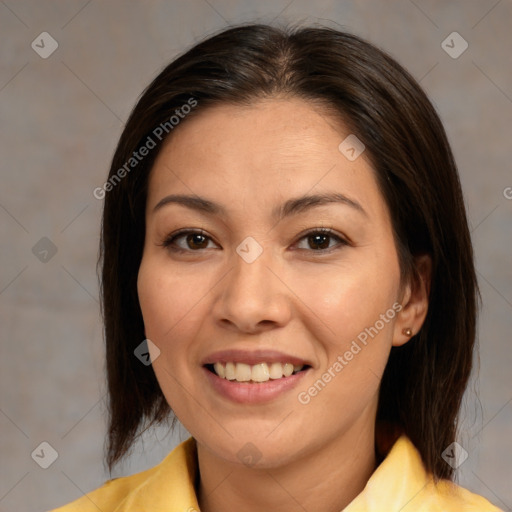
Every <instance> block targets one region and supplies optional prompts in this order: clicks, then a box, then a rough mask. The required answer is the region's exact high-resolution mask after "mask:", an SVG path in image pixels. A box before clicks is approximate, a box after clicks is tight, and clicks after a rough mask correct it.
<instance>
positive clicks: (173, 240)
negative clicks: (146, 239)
mask: <svg viewBox="0 0 512 512" xmlns="http://www.w3.org/2000/svg"><path fill="white" fill-rule="evenodd" d="M180 239H183V240H184V242H183V243H184V245H183V244H182V245H178V244H177V241H178V240H180ZM208 240H211V238H210V237H209V236H207V235H205V234H204V232H203V231H193V230H182V231H178V232H177V233H174V234H172V235H169V236H168V237H167V238H166V239H165V240H164V241H163V243H162V244H160V245H162V246H163V247H167V248H169V249H171V250H173V251H177V252H197V251H198V250H200V249H207V248H208V247H207V245H208Z"/></svg>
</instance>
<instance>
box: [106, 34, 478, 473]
mask: <svg viewBox="0 0 512 512" xmlns="http://www.w3.org/2000/svg"><path fill="white" fill-rule="evenodd" d="M277 94H279V95H285V96H286V95H289V96H293V97H299V98H303V99H304V100H306V101H310V102H320V103H321V104H323V105H325V106H327V107H328V108H329V110H330V111H332V112H335V114H336V115H337V116H338V117H339V119H340V120H341V121H342V122H343V123H344V124H345V125H346V126H347V127H348V128H349V129H350V132H351V133H354V134H356V135H357V137H358V138H359V139H360V140H361V141H362V142H363V143H364V144H365V146H366V154H367V155H368V156H369V158H370V161H371V163H372V165H373V167H374V169H375V173H376V178H377V180H378V183H379V186H380V189H381V191H382V194H383V197H384V199H385V201H386V203H387V205H388V207H389V211H390V213H391V218H392V224H393V229H394V234H395V239H396V246H397V251H398V256H399V261H400V268H401V271H402V277H404V276H407V277H410V276H414V275H417V270H416V269H415V264H414V256H415V255H419V254H430V255H431V258H432V282H431V290H430V298H429V309H428V314H427V317H426V319H425V322H424V324H423V327H422V328H421V330H420V332H419V333H417V334H416V335H415V336H414V337H413V338H412V339H411V340H410V341H409V342H408V343H406V344H405V345H403V346H402V347H393V348H392V350H391V354H390V357H389V361H388V363H387V367H386V369H385V372H384V375H383V378H382V382H381V387H380V396H379V407H378V412H377V420H383V421H385V422H390V423H392V424H396V425H399V426H400V428H401V429H402V430H403V432H404V433H405V434H406V435H407V436H409V438H410V439H411V440H412V442H413V443H414V445H415V446H416V447H417V449H418V450H419V452H420V454H421V456H422V459H423V462H424V464H425V467H426V469H427V470H429V471H431V472H432V473H433V475H434V477H435V478H436V479H438V478H453V469H452V468H451V467H450V466H449V465H448V464H446V463H445V462H444V461H443V459H442V458H441V453H442V451H443V450H444V449H445V448H446V447H447V446H448V445H449V444H450V443H452V442H453V441H454V440H455V436H456V429H457V418H458V414H459V408H460V405H461V400H462V396H463V393H464V390H465V387H466V385H467V381H468V378H469V375H470V372H471V368H472V353H473V347H474V342H475V324H476V312H477V305H478V303H477V299H478V287H477V282H476V276H475V269H474V263H473V251H472V246H471V240H470V234H469V230H468V225H467V219H466V213H465V208H464V201H463V196H462V192H461V187H460V182H459V177H458V173H457V169H456V166H455V162H454V159H453V155H452V152H451V149H450V146H449V143H448V140H447V137H446V134H445V131H444V128H443V126H442V124H441V121H440V119H439V117H438V115H437V114H436V112H435V110H434V108H433V106H432V105H431V103H430V102H429V100H428V98H427V96H426V95H425V93H424V92H423V91H422V89H421V88H420V86H419V85H418V83H417V82H416V81H415V80H414V79H413V78H412V77H411V76H410V74H409V73H407V71H405V70H404V69H403V68H402V67H401V66H400V65H399V64H398V63H397V62H396V61H395V60H393V59H392V58H391V57H390V56H389V55H387V54H386V53H385V52H383V51H382V50H380V49H378V48H376V47H375V46H374V45H372V44H370V43H368V42H366V41H364V40H362V39H360V38H359V37H356V36H354V35H351V34H348V33H344V32H340V31H336V30H333V29H330V28H322V27H320V28H316V27H315V28H292V29H290V28H287V29H281V28H275V27H270V26H266V25H246V26H238V27H234V28H230V29H228V30H225V31H223V32H221V33H219V34H217V35H215V36H213V37H210V38H208V39H206V40H204V41H202V42H201V43H199V44H197V45H196V46H194V47H193V48H192V49H190V50H189V51H187V52H186V53H185V54H183V55H182V56H180V57H179V58H177V59H176V60H174V61H173V62H171V63H170V64H169V65H168V66H167V67H166V68H165V69H164V70H163V71H162V72H161V73H160V74H159V75H158V76H157V77H156V78H155V79H154V80H153V82H152V83H151V84H150V85H149V86H148V87H147V88H146V90H145V91H144V93H143V94H142V96H141V98H140V99H139V101H138V103H137V105H136V106H135V108H134V109H133V111H132V113H131V115H130V117H129V119H128V121H127V123H126V126H125V128H124V131H123V133H122V135H121V138H120V140H119V143H118V146H117V149H116V152H115V154H114V157H113V161H112V165H111V168H110V173H109V182H110V183H111V186H109V187H108V188H107V187H105V190H108V192H106V193H104V196H105V203H104V212H103V223H102V236H101V250H100V259H99V261H98V264H100V263H101V265H102V273H101V298H102V309H103V316H104V324H105V338H106V357H107V377H108V391H109V430H108V440H107V447H106V452H107V453H106V461H107V464H108V466H109V468H110V469H112V467H113V466H114V465H115V464H116V462H118V461H119V460H120V459H121V458H122V457H123V456H124V455H125V454H126V453H127V452H128V451H129V449H130V447H131V446H132V444H133V442H134V440H135V439H136V437H137V435H138V432H140V430H141V427H144V426H145V427H146V428H148V427H149V426H151V425H153V424H156V423H159V422H162V421H163V420H164V419H166V418H167V419H168V418H169V413H170V412H171V410H170V407H169V405H168V404H167V402H166V400H165V398H164V396H163V394H162V392H161V390H160V387H159V384H158V382H157V379H156V377H155V374H154V372H153V369H152V367H151V366H145V365H143V364H141V362H140V361H139V360H138V359H137V358H136V357H135V356H134V350H135V349H136V347H137V346H138V345H139V344H140V343H141V342H142V341H143V340H144V338H145V336H144V326H143V320H142V314H141V310H140V306H139V302H138V296H137V273H138V269H139V265H140V262H141V258H142V250H143V244H144V235H145V205H146V195H147V185H148V176H149V172H150V170H151V168H152V165H153V162H154V159H155V157H156V156H157V154H158V152H159V150H160V148H161V146H162V142H163V140H165V137H162V140H161V141H160V140H158V139H157V138H156V137H155V136H154V133H155V128H156V127H158V126H162V123H166V122H167V125H166V126H167V130H166V132H167V131H168V132H169V134H170V135H169V136H172V129H174V128H171V126H170V125H169V119H170V117H171V116H172V115H173V114H174V113H175V112H176V109H180V108H181V107H182V106H183V105H185V104H187V103H189V104H191V102H190V100H191V98H193V101H195V102H197V103H196V104H195V107H194V108H193V109H192V110H193V111H192V112H190V114H188V115H189V116H192V115H197V113H200V112H202V111H204V109H205V108H207V107H208V106H209V105H213V104H219V103H233V104H250V103H252V102H254V101H255V100H257V99H259V98H268V97H273V96H276V95H277ZM180 122H187V119H186V118H185V119H182V120H181V121H180ZM175 129H179V126H177V127H176V128H175ZM148 137H151V138H152V140H153V141H154V142H155V143H156V147H154V149H151V150H150V151H149V154H147V156H146V157H144V158H143V159H142V160H141V161H137V163H136V165H134V166H132V167H133V169H132V168H131V167H127V166H126V164H127V162H129V161H130V158H132V157H133V154H134V152H136V151H137V150H138V148H140V147H141V146H142V145H144V144H145V143H146V141H147V140H148ZM132 163H134V162H132ZM123 166H124V169H125V171H127V172H124V173H120V169H122V168H123ZM120 174H122V179H119V177H120ZM114 179H115V181H113V180H114ZM173 424H174V419H173Z"/></svg>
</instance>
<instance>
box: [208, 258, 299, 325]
mask: <svg viewBox="0 0 512 512" xmlns="http://www.w3.org/2000/svg"><path fill="white" fill-rule="evenodd" d="M272 263H273V262H272V258H271V254H270V251H263V253H262V254H261V255H260V256H259V257H258V258H257V259H256V260H255V261H252V262H251V263H249V262H247V261H246V260H244V259H243V258H242V257H240V256H239V255H238V253H236V252H235V253H234V255H233V257H232V258H231V259H230V265H232V267H231V269H230V270H229V271H228V273H227V274H226V276H225V277H224V279H222V280H221V282H220V283H219V286H217V287H215V290H216V291H217V294H218V295H217V297H216V300H215V302H214V305H213V309H212V313H213V315H214V318H215V321H216V322H218V323H220V324H222V326H223V327H224V328H230V329H233V330H237V331H242V332H245V333H255V332H259V331H264V330H268V329H275V328H276V327H283V326H284V325H286V324H287V323H288V322H289V321H290V317H291V292H290V291H289V288H288V287H287V286H286V284H285V282H283V277H282V276H280V275H279V274H280V272H279V269H278V268H277V267H278V266H277V265H275V264H274V265H273V264H272ZM274 263H275V262H274ZM281 274H282V272H281Z"/></svg>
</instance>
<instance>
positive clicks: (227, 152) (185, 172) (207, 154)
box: [148, 98, 383, 215]
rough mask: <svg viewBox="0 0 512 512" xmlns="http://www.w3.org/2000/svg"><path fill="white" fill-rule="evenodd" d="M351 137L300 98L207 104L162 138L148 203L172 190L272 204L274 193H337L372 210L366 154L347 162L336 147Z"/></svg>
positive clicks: (378, 201) (373, 191)
mask: <svg viewBox="0 0 512 512" xmlns="http://www.w3.org/2000/svg"><path fill="white" fill-rule="evenodd" d="M198 107H199V108H200V105H199V106H198ZM349 135H350V132H349V131H348V130H347V128H346V127H345V126H344V125H343V123H342V122H341V121H340V120H338V119H336V118H335V117H334V116H333V115H332V114H329V113H328V112H327V110H326V109H325V108H321V107H319V106H318V105H316V104H312V103H308V102H306V101H304V100H301V99H295V98H293V99H271V100H261V101H258V102H256V103H254V104H252V105H250V106H238V105H229V104H221V105H216V106H214V107H209V108H208V109H205V110H204V111H202V112H201V111H198V112H197V114H195V115H194V117H191V118H189V119H186V120H185V121H184V122H183V123H182V125H180V126H178V127H177V129H176V131H175V132H173V133H172V137H169V138H168V139H167V141H166V142H165V143H164V146H163V148H162V149H161V151H160V154H159V155H158V157H157V159H156V161H155V164H154V166H153V169H152V171H151V175H150V183H149V197H148V208H150V207H151V206H152V205H153V206H154V204H156V202H158V200H159V199H160V198H161V196H162V195H164V194H168V193H174V192H181V193H188V194H190V193H193V194H197V195H200V196H204V195H208V196H210V197H215V198H216V199H218V200H220V201H222V202H224V203H226V204H227V205H229V204H233V205H235V204H236V203H240V202H242V203H244V204H251V205H252V206H255V205H256V204H258V205H259V206H262V207H265V208H272V206H273V205H275V203H276V202H279V198H283V197H290V196H295V195H302V194H305V193H307V192H311V193H315V192H326V191H336V192H340V193H343V194H346V195H352V196H353V197H356V198H357V200H358V201H359V202H362V203H367V204H368V206H365V209H367V210H370V212H371V211H372V210H374V214H376V215H378V214H379V213H382V208H383V199H382V197H381V195H380V192H379V190H378V187H377V183H376V180H375V173H374V171H373V169H372V167H371V165H370V164H369V161H368V160H367V158H366V155H365V154H364V152H363V154H362V155H361V156H360V157H358V158H357V159H356V160H354V161H351V160H349V159H348V158H347V157H346V156H345V155H344V154H343V153H342V152H341V151H340V149H339V145H340V143H341V142H342V141H343V140H344V139H346V137H347V136H349Z"/></svg>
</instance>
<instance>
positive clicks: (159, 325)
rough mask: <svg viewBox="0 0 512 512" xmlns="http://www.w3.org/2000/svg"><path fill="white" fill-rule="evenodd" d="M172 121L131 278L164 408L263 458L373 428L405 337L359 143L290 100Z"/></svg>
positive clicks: (215, 443) (374, 190)
mask: <svg viewBox="0 0 512 512" xmlns="http://www.w3.org/2000/svg"><path fill="white" fill-rule="evenodd" d="M199 107H200V105H199ZM175 130H176V131H175V132H174V133H173V135H172V138H170V139H169V140H168V141H167V143H166V144H165V146H164V147H163V149H162V151H161V152H160V154H159V156H158V158H157V160H156V162H155V165H154V167H153V169H152V171H151V175H150V180H149V189H148V199H147V209H146V239H145V246H144V253H143V258H142V262H141V266H140V270H139V275H138V293H139V299H140V305H141V308H142V314H143V318H144V325H145V334H146V337H147V338H148V339H149V340H151V342H152V343H153V344H154V345H156V346H157V347H158V349H159V351H160V353H159V355H158V356H157V357H155V355H156V354H157V353H158V352H157V351H153V357H154V360H153V368H154V371H155V374H156V376H157V379H158V382H159V384H160V386H161V389H162V391H163V393H164V395H165V397H166V399H167V401H168V403H169V405H170V406H171V408H172V409H173V410H174V412H175V413H176V415H177V416H178V418H179V419H180V421H181V422H182V423H183V424H184V426H185V427H186V428H187V430H188V431H189V432H190V433H191V434H192V435H193V436H194V437H195V438H196V440H197V441H198V443H199V444H200V445H201V446H202V447H204V448H205V449H207V450H208V451H209V453H210V454H211V455H213V456H218V457H221V458H223V459H225V460H228V461H232V462H246V463H249V462H251V461H252V462H253V463H255V462H257V463H258V464H260V465H261V466H263V467H276V466H278V465H280V464H285V463H286V462H289V461H292V460H293V459H294V458H296V457H300V456H301V455H307V454H308V453H313V452H314V451H315V450H318V449H320V448H322V446H325V445H326V444H328V443H332V442H335V440H336V439H341V438H343V436H345V435H349V436H350V434H352V436H355V437H357V435H358V433H361V432H364V431H365V432H371V431H372V430H371V429H373V427H374V422H375V414H376V406H377V395H378V388H379V384H380V380H381V377H382V373H383V370H384V367H385V365H386V362H387V359H388V356H389V352H390V349H391V346H392V345H393V344H397V345H398V344H402V343H404V342H405V341H406V337H405V336H404V335H403V334H402V333H401V328H402V327H403V325H401V324H400V320H399V319H400V315H401V313H399V310H400V309H401V307H402V306H401V303H402V301H403V299H404V296H403V293H405V292H404V291H403V290H401V288H400V269H399V262H398V256H397V252H396V248H395V245H394V240H393V234H392V226H391V221H390V216H389V213H388V210H387V208H386V205H385V202H384V199H383V197H382V195H381V193H380V191H379V189H378V187H377V183H376V179H375V176H374V172H373V171H372V168H371V166H370V164H369V163H368V161H367V160H366V155H365V153H364V152H363V153H362V154H361V155H360V156H359V157H357V158H355V159H354V157H355V156H357V150H358V149H360V148H358V147H355V148H354V149H355V150H354V151H351V149H350V148H351V147H354V146H351V145H350V140H351V139H349V140H348V142H347V143H345V145H343V146H342V150H343V152H342V150H340V149H339V146H340V143H341V142H342V141H344V139H346V137H347V136H349V135H350V133H349V132H348V131H347V130H346V129H344V128H343V126H342V125H340V124H339V123H335V122H334V121H333V119H332V118H331V117H328V116H327V115H326V114H325V112H324V111H322V110H319V109H318V108H317V107H316V106H315V105H312V104H308V103H306V102H304V101H303V100H300V99H272V100H266V101H259V102H257V103H255V104H254V105H252V106H251V107H240V106H232V105H221V106H216V107H213V108H210V109H208V110H205V111H204V112H202V113H200V114H198V115H197V117H194V118H190V119H187V120H186V121H185V122H183V124H182V125H181V126H178V127H177V128H176V129H175ZM335 194H336V197H335ZM170 196H179V197H181V199H179V198H176V197H175V198H174V199H173V198H172V197H170ZM308 197H310V198H311V199H307V198H308ZM320 198H323V199H320ZM329 198H330V199H329ZM322 229H324V230H325V229H327V230H330V232H329V233H321V232H320V233H319V232H318V231H319V230H322ZM178 231H181V233H180V234H179V235H176V233H177V232H178ZM189 231H192V232H195V233H196V234H195V235H194V234H193V233H189ZM175 235H176V236H175ZM290 365H293V367H294V368H295V371H297V373H294V374H292V375H289V372H290V371H291V368H292V367H291V366H290ZM301 365H304V366H303V369H302V370H301V371H298V370H299V369H300V367H301ZM215 368H216V369H217V371H218V372H219V373H220V374H221V375H220V376H219V375H217V373H215ZM292 369H293V368H292ZM222 374H224V377H223V376H222ZM248 379H250V380H248ZM248 443H251V444H248Z"/></svg>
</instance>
